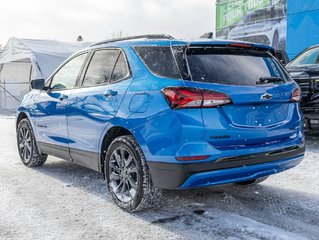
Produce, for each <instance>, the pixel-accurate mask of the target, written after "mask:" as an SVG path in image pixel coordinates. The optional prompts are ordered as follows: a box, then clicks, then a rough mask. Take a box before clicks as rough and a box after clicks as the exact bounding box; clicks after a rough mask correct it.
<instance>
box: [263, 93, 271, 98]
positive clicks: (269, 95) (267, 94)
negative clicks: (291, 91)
mask: <svg viewBox="0 0 319 240" xmlns="http://www.w3.org/2000/svg"><path fill="white" fill-rule="evenodd" d="M261 99H262V100H270V99H272V94H270V93H265V94H263V95H262V96H261Z"/></svg>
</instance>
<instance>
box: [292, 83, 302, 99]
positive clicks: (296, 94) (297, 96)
mask: <svg viewBox="0 0 319 240" xmlns="http://www.w3.org/2000/svg"><path fill="white" fill-rule="evenodd" d="M301 97H302V95H301V90H300V88H299V87H297V88H295V89H294V90H293V91H292V93H291V99H290V101H292V102H300V101H301Z"/></svg>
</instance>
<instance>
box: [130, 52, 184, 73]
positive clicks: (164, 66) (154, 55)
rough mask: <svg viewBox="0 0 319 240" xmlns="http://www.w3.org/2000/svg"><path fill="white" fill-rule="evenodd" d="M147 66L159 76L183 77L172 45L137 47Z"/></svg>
mask: <svg viewBox="0 0 319 240" xmlns="http://www.w3.org/2000/svg"><path fill="white" fill-rule="evenodd" d="M135 50H136V52H137V54H138V55H139V56H140V58H141V59H142V61H143V62H144V64H145V65H146V67H147V68H148V69H149V70H151V72H152V73H153V74H155V75H157V76H161V77H167V78H181V74H180V72H179V70H178V67H177V65H176V62H175V59H174V57H173V53H172V51H171V48H170V47H153V46H152V47H145V46H144V47H135Z"/></svg>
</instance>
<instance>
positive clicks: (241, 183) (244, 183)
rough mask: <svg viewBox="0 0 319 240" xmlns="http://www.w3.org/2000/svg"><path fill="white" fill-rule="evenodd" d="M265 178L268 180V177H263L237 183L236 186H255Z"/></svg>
mask: <svg viewBox="0 0 319 240" xmlns="http://www.w3.org/2000/svg"><path fill="white" fill-rule="evenodd" d="M267 178H268V176H265V177H260V178H255V179H251V180H248V181H244V182H237V184H239V185H256V184H258V183H261V182H263V181H265V180H266V179H267Z"/></svg>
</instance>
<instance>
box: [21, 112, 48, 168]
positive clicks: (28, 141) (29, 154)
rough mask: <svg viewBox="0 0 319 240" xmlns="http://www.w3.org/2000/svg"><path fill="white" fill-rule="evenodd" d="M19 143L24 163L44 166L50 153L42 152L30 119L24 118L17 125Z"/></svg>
mask: <svg viewBox="0 0 319 240" xmlns="http://www.w3.org/2000/svg"><path fill="white" fill-rule="evenodd" d="M17 145H18V151H19V156H20V159H21V161H22V163H23V164H24V165H25V166H27V167H38V166H42V165H43V164H44V163H45V161H46V160H47V157H48V155H46V154H40V153H39V149H38V146H37V142H36V140H35V137H34V133H33V130H32V126H31V123H30V121H29V119H27V118H24V119H22V120H21V121H20V122H19V124H18V127H17Z"/></svg>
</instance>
